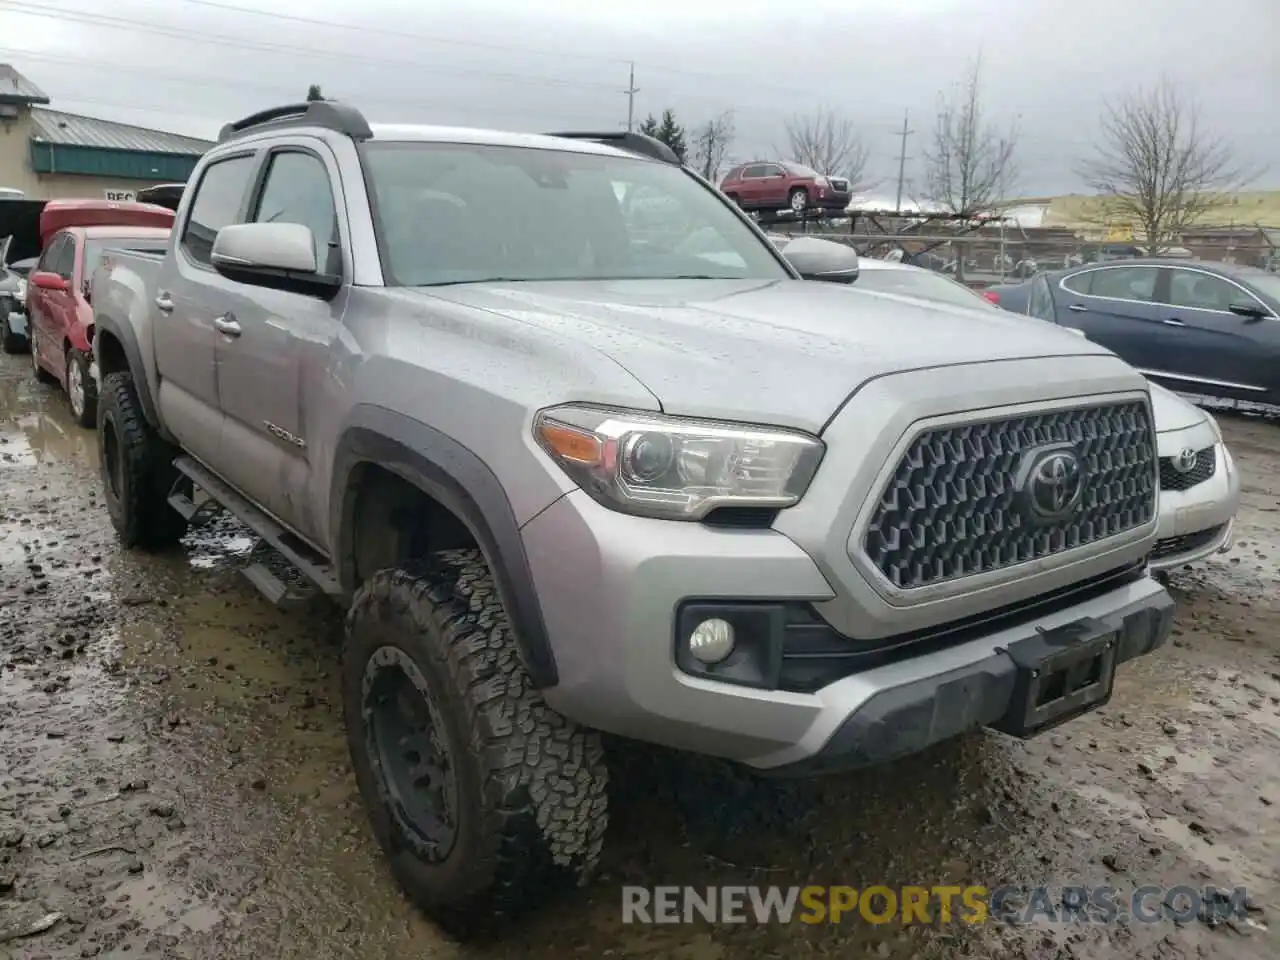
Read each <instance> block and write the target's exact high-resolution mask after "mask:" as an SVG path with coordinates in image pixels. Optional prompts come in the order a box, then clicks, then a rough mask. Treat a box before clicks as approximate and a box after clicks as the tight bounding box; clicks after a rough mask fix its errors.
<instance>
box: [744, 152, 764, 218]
mask: <svg viewBox="0 0 1280 960" xmlns="http://www.w3.org/2000/svg"><path fill="white" fill-rule="evenodd" d="M764 171H765V165H764V164H763V163H752V164H748V165H747V166H746V167H744V168H743V170H742V179H741V180H739V181H738V196H739V198H741V200H742V205H743V206H744V207H755V206H759V205H760V201H761V199H762V198H763V195H764V194H763V186H762V182H763V181H762V178H763V176H764Z"/></svg>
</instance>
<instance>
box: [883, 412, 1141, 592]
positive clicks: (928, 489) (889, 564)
mask: <svg viewBox="0 0 1280 960" xmlns="http://www.w3.org/2000/svg"><path fill="white" fill-rule="evenodd" d="M1059 443H1071V444H1073V445H1074V448H1075V452H1076V454H1077V455H1078V456H1079V457H1080V465H1081V472H1082V484H1083V494H1082V496H1081V499H1080V503H1079V506H1078V508H1077V509H1076V511H1075V512H1074V514H1073V515H1072V516H1070V517H1068V518H1067V519H1065V520H1062V521H1059V522H1056V523H1051V524H1046V525H1040V524H1033V523H1031V522H1029V521H1028V520H1027V519H1026V518H1025V517H1024V515H1023V512H1022V511H1021V510H1020V509H1019V507H1018V504H1017V503H1015V499H1014V494H1015V476H1016V473H1017V470H1018V466H1019V463H1020V461H1021V459H1022V455H1023V454H1024V453H1025V452H1027V451H1030V450H1034V449H1036V448H1039V447H1042V446H1044V445H1046V444H1059ZM1155 460H1156V451H1155V435H1154V433H1153V431H1152V429H1151V415H1150V413H1149V411H1148V408H1147V405H1146V404H1144V403H1142V402H1140V401H1133V402H1127V403H1118V404H1107V405H1101V406H1091V407H1077V408H1074V409H1068V410H1055V411H1051V412H1047V413H1037V414H1030V415H1027V416H1020V417H1012V418H1008V419H1001V420H991V421H987V422H983V423H972V424H965V425H963V426H954V427H939V428H936V429H933V430H927V431H925V432H924V433H922V434H921V435H920V436H918V437H917V438H916V439H915V440H914V441H913V442H912V443H911V446H910V447H908V448H907V452H906V453H905V454H904V455H903V457H902V460H901V462H900V463H899V464H898V467H897V470H896V471H895V472H894V475H893V477H892V479H891V480H890V481H889V483H888V485H887V486H886V487H885V490H884V494H883V496H882V497H881V499H880V503H879V505H878V506H877V507H876V510H875V513H874V514H873V515H872V518H871V523H870V525H869V526H868V528H867V533H866V535H865V537H864V539H863V549H864V551H865V552H866V555H867V556H868V557H869V558H870V560H871V562H872V563H873V564H875V566H876V567H878V568H879V569H880V571H881V572H882V573H883V574H884V575H885V576H886V577H887V578H888V579H889V581H890V582H891V583H893V584H894V585H895V586H897V587H900V588H903V589H912V588H917V587H923V586H927V585H929V584H933V583H939V582H942V581H945V580H955V579H957V578H960V577H968V576H974V575H975V574H980V573H989V572H991V571H993V570H999V569H1001V568H1003V567H1008V566H1011V565H1012V564H1015V563H1025V562H1026V561H1028V560H1036V559H1039V558H1041V557H1046V556H1050V555H1052V554H1055V553H1061V552H1062V551H1064V550H1070V549H1073V548H1075V547H1079V546H1082V545H1084V544H1088V543H1092V542H1094V541H1097V540H1102V539H1104V538H1106V537H1112V536H1115V535H1116V534H1119V533H1123V532H1125V531H1126V530H1131V529H1133V528H1135V527H1139V526H1142V525H1143V524H1145V523H1148V522H1150V520H1151V518H1152V517H1153V516H1154V515H1155V508H1156V468H1155Z"/></svg>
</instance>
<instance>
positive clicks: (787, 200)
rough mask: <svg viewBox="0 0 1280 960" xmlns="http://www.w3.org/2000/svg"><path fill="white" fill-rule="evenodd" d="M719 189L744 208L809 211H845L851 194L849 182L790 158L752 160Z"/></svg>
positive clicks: (737, 169)
mask: <svg viewBox="0 0 1280 960" xmlns="http://www.w3.org/2000/svg"><path fill="white" fill-rule="evenodd" d="M720 190H721V192H722V193H724V195H725V196H726V197H728V198H729V199H730V200H732V201H733V202H734V203H736V204H738V206H740V207H742V208H743V209H744V210H760V211H777V210H789V211H790V212H792V213H795V214H802V213H804V212H805V211H806V210H813V209H817V210H838V211H840V212H843V211H844V209H845V207H847V206H848V205H849V201H850V199H851V198H852V194H850V192H849V181H848V180H847V179H845V178H844V177H832V176H826V175H824V174H820V173H818V171H816V170H813V169H810V168H809V167H806V166H805V165H804V164H801V163H793V162H791V161H789V160H784V161H779V162H772V161H753V162H752V163H745V164H742V165H741V166H737V167H734V168H733V169H732V170H730V171H729V172H728V174H726V175H725V178H724V179H723V180H721V181H720Z"/></svg>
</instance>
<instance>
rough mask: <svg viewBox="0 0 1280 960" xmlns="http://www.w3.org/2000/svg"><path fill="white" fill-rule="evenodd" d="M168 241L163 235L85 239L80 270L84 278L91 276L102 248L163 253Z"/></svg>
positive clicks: (98, 260)
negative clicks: (82, 263) (155, 236)
mask: <svg viewBox="0 0 1280 960" xmlns="http://www.w3.org/2000/svg"><path fill="white" fill-rule="evenodd" d="M168 247H169V242H168V241H167V240H166V239H165V238H164V237H158V238H150V237H148V238H146V239H135V238H133V237H104V238H102V239H100V240H86V241H85V243H84V269H83V271H82V272H81V274H80V276H82V277H83V278H84V279H85V280H88V279H89V278H90V277H92V276H93V271H95V270H97V269H98V263H99V262H100V261H101V260H102V253H103V251H104V250H140V251H142V252H143V253H164V252H165V250H167V249H168Z"/></svg>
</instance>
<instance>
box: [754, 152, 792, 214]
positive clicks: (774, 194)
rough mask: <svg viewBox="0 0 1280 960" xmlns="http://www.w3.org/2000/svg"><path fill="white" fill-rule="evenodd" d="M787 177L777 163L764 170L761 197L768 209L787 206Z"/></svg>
mask: <svg viewBox="0 0 1280 960" xmlns="http://www.w3.org/2000/svg"><path fill="white" fill-rule="evenodd" d="M787 183H788V180H787V175H786V172H785V171H784V170H783V169H782V168H781V167H780V166H778V165H777V164H776V163H771V164H769V165H768V166H767V167H765V169H764V178H763V179H762V180H761V181H760V197H761V199H762V200H763V201H764V205H765V206H767V207H784V206H786V204H787Z"/></svg>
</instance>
